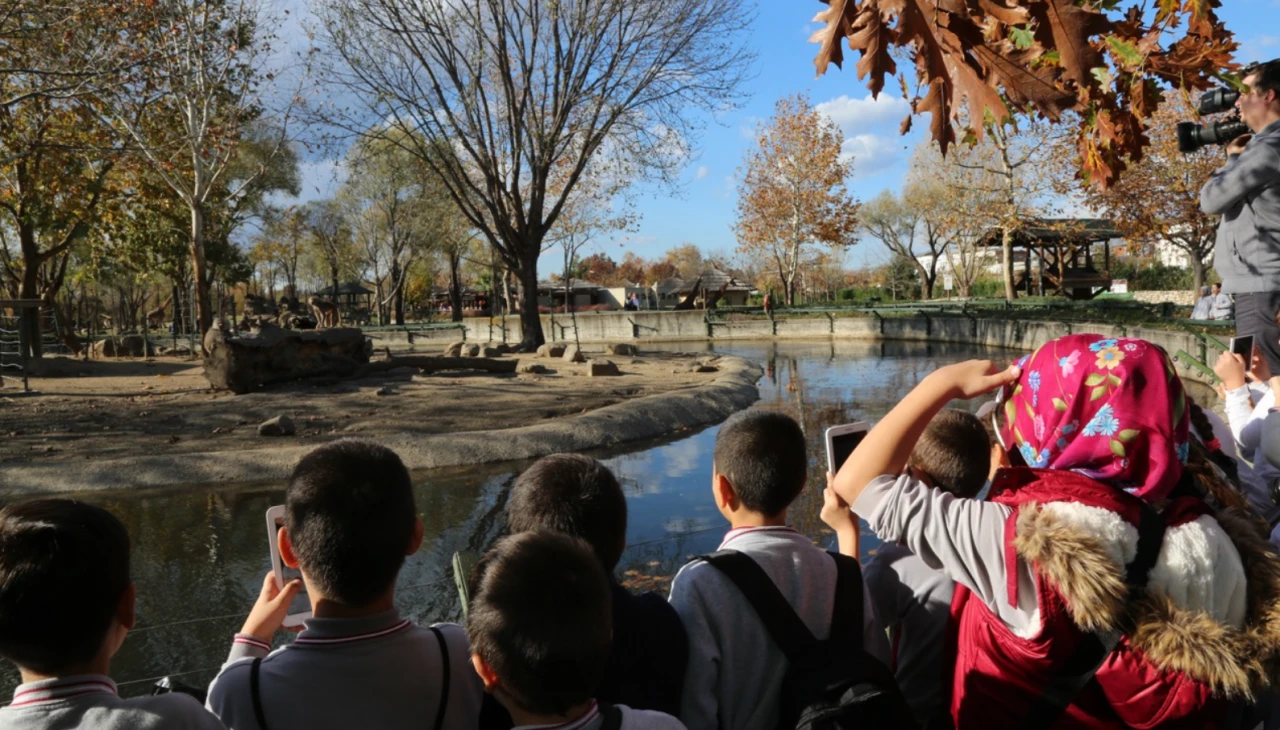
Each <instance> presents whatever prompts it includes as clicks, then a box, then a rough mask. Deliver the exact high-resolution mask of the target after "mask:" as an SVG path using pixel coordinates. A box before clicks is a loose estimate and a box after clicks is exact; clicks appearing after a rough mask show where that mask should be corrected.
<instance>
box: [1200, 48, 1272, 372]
mask: <svg viewBox="0 0 1280 730" xmlns="http://www.w3.org/2000/svg"><path fill="white" fill-rule="evenodd" d="M1243 81H1244V83H1245V86H1246V87H1248V91H1245V92H1241V93H1240V95H1239V98H1238V99H1236V102H1235V106H1236V108H1237V109H1238V110H1239V112H1240V117H1241V119H1242V120H1243V122H1244V124H1245V125H1246V126H1247V127H1248V128H1249V129H1250V130H1252V131H1253V134H1252V135H1249V134H1244V135H1240V136H1238V137H1236V138H1235V139H1233V140H1232V141H1231V143H1230V144H1228V145H1227V147H1226V151H1227V164H1226V165H1224V166H1223V167H1222V168H1220V169H1219V170H1218V171H1217V172H1215V173H1214V174H1213V177H1211V178H1209V182H1207V183H1205V186H1204V187H1203V188H1202V189H1201V190H1200V207H1201V209H1202V210H1204V212H1205V213H1208V214H1211V215H1221V216H1222V221H1221V222H1220V223H1219V224H1218V240H1217V244H1216V246H1215V247H1214V256H1213V265H1214V268H1216V269H1217V270H1218V274H1219V275H1220V276H1221V277H1222V290H1223V291H1224V292H1226V293H1228V294H1234V295H1235V300H1236V334H1238V335H1254V341H1255V342H1256V343H1257V344H1258V345H1259V347H1261V348H1262V352H1263V353H1264V354H1265V356H1266V358H1267V360H1268V361H1269V362H1270V363H1271V369H1272V371H1273V372H1280V325H1277V324H1276V313H1277V312H1280V59H1276V60H1273V61H1268V62H1266V63H1262V64H1255V65H1252V66H1249V67H1247V68H1246V69H1245V73H1244V79H1243ZM1202 107H1203V104H1202Z"/></svg>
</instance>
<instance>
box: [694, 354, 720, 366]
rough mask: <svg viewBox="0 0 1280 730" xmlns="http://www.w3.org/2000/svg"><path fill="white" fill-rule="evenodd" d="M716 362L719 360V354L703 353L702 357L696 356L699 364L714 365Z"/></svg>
mask: <svg viewBox="0 0 1280 730" xmlns="http://www.w3.org/2000/svg"><path fill="white" fill-rule="evenodd" d="M718 362H720V356H719V355H704V356H703V357H700V358H698V364H699V365H715V364H716V363H718Z"/></svg>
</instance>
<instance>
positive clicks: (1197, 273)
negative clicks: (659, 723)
mask: <svg viewBox="0 0 1280 730" xmlns="http://www.w3.org/2000/svg"><path fill="white" fill-rule="evenodd" d="M1187 259H1189V260H1190V261H1191V280H1192V287H1191V288H1192V290H1193V291H1194V292H1195V293H1196V296H1197V297H1198V296H1200V287H1202V286H1204V275H1205V269H1206V268H1208V267H1206V266H1205V264H1204V261H1203V260H1201V258H1200V257H1199V256H1197V255H1196V254H1194V253H1191V252H1188V253H1187Z"/></svg>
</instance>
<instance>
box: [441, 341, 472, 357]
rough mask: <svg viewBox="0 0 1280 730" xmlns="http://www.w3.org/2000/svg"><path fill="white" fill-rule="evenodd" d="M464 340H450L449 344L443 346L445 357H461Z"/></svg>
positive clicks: (464, 345) (465, 344)
mask: <svg viewBox="0 0 1280 730" xmlns="http://www.w3.org/2000/svg"><path fill="white" fill-rule="evenodd" d="M466 346H467V343H465V342H451V343H449V346H448V347H446V348H444V356H445V357H462V348H464V347H466Z"/></svg>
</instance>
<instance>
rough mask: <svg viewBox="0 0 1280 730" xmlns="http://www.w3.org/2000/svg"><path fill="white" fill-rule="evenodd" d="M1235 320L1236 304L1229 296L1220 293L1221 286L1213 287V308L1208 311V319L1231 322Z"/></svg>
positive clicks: (1215, 285)
mask: <svg viewBox="0 0 1280 730" xmlns="http://www.w3.org/2000/svg"><path fill="white" fill-rule="evenodd" d="M1235 318H1236V303H1235V300H1233V299H1232V298H1231V295H1230V294H1225V293H1223V291H1222V285H1221V284H1214V285H1213V307H1212V308H1211V309H1210V311H1209V319H1224V320H1231V319H1235Z"/></svg>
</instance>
